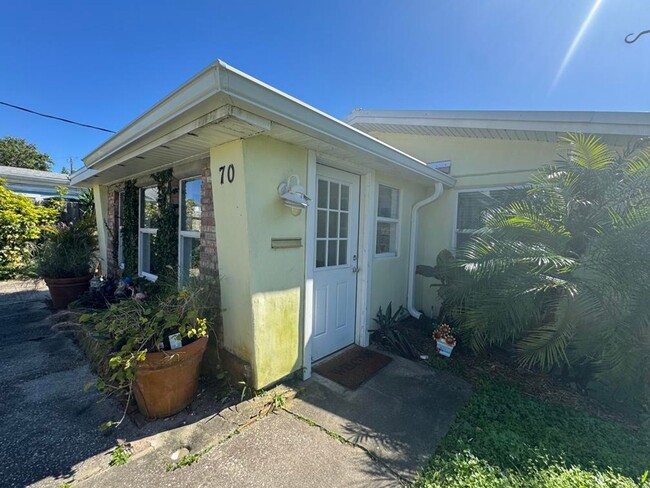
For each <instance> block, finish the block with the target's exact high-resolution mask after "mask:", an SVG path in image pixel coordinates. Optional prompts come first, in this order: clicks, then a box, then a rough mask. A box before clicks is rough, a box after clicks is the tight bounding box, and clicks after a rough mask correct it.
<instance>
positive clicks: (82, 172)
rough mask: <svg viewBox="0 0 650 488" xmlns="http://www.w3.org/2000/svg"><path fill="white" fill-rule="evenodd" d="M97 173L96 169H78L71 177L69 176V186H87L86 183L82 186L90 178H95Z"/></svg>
mask: <svg viewBox="0 0 650 488" xmlns="http://www.w3.org/2000/svg"><path fill="white" fill-rule="evenodd" d="M98 173H99V171H97V170H96V169H91V168H87V167H85V166H84V167H83V168H81V169H78V170H77V171H75V172H74V173H72V175H71V176H70V184H71V185H73V186H87V185H88V183H85V184H83V183H84V182H86V181H87V180H88V179H90V178H92V177H93V176H96V175H97V174H98Z"/></svg>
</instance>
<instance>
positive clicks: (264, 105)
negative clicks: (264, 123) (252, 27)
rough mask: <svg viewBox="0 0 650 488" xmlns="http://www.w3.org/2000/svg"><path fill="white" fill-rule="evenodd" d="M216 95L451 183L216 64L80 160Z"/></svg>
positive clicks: (92, 158) (92, 160)
mask: <svg viewBox="0 0 650 488" xmlns="http://www.w3.org/2000/svg"><path fill="white" fill-rule="evenodd" d="M219 93H222V94H223V95H225V96H226V98H227V99H228V100H229V102H230V103H232V104H233V105H237V101H241V102H243V103H244V104H245V105H246V106H244V107H243V108H244V109H248V107H249V106H250V107H255V108H257V109H258V113H256V114H253V115H257V116H261V117H267V116H268V118H270V119H271V120H275V121H277V122H280V123H282V124H283V125H286V126H287V127H289V128H292V129H294V130H297V131H299V132H302V133H305V134H308V135H312V136H313V137H317V138H319V139H322V140H325V141H327V140H330V141H332V142H335V143H337V145H342V146H344V147H345V146H347V147H348V148H354V149H357V150H361V151H363V152H365V153H369V154H371V155H373V156H375V157H377V158H380V159H382V160H384V161H387V162H390V163H392V164H395V165H397V166H400V167H402V168H404V169H407V170H410V171H413V172H416V173H418V174H420V175H421V176H424V177H427V178H429V179H431V180H435V181H440V182H441V183H443V184H445V185H447V186H453V185H454V184H455V180H454V178H452V177H450V176H448V175H445V174H444V173H441V172H439V171H436V170H434V169H431V168H429V167H427V166H426V165H425V164H424V163H423V162H421V161H419V160H417V159H415V158H413V157H412V156H409V155H408V154H406V153H404V152H402V151H399V150H397V149H395V148H393V147H392V146H389V145H388V144H386V143H384V142H381V141H379V140H377V139H375V138H373V137H371V136H369V135H368V134H366V133H365V132H362V131H360V130H358V129H355V128H354V127H351V126H350V125H348V124H346V123H344V122H341V121H340V120H338V119H335V118H334V117H331V116H329V115H327V114H325V113H324V112H321V111H319V110H317V109H315V108H313V107H311V106H309V105H307V104H305V103H303V102H301V101H300V100H298V99H296V98H294V97H291V96H289V95H287V94H285V93H283V92H281V91H279V90H277V89H275V88H273V87H272V86H270V85H267V84H265V83H263V82H261V81H259V80H257V79H255V78H253V77H251V76H249V75H247V74H246V73H243V72H241V71H239V70H237V69H235V68H233V67H231V66H229V65H227V64H226V63H224V62H223V61H220V60H218V61H217V62H215V63H214V64H212V65H211V66H209V67H208V68H206V69H205V70H203V71H202V72H201V73H199V74H197V75H196V76H195V77H194V78H192V79H191V80H190V81H188V82H187V83H185V84H184V85H182V86H181V87H179V88H178V89H176V90H175V91H174V92H172V93H171V94H170V95H169V96H167V97H166V98H164V99H163V100H161V101H160V102H158V103H157V104H156V105H154V106H153V107H152V108H151V109H149V110H148V111H147V112H145V113H144V114H143V115H141V116H140V117H138V118H137V119H136V120H135V121H134V122H132V123H131V124H129V125H128V126H127V127H125V128H124V129H122V130H121V131H120V132H118V133H117V134H115V135H114V136H113V137H111V138H110V139H109V140H108V141H106V142H105V143H104V144H102V145H101V146H100V147H99V148H97V149H96V150H95V151H93V152H92V153H90V154H89V155H88V156H86V157H85V158H84V162H85V164H86V167H88V168H91V167H93V166H94V165H96V164H97V163H98V162H99V161H101V160H105V159H107V158H109V157H111V156H112V155H115V154H116V153H118V152H119V151H123V150H124V149H125V147H126V146H128V145H129V144H132V143H134V142H135V141H136V140H138V139H140V138H142V137H144V136H146V135H150V136H153V134H152V133H153V131H155V130H156V129H158V128H160V127H162V126H163V125H164V124H165V123H167V122H170V121H171V120H173V119H175V118H176V117H178V116H181V115H183V114H184V113H186V112H187V111H188V110H190V109H191V108H193V107H195V106H197V105H198V104H200V103H201V102H203V101H205V100H207V99H208V98H210V97H212V96H215V95H217V94H219ZM230 97H232V100H230ZM236 108H242V107H236ZM310 133H311V134H310ZM81 176H82V174H81V173H80V177H81ZM79 181H83V180H79Z"/></svg>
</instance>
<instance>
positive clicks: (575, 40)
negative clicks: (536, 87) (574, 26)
mask: <svg viewBox="0 0 650 488" xmlns="http://www.w3.org/2000/svg"><path fill="white" fill-rule="evenodd" d="M601 3H603V0H596V1H595V2H594V4H593V6H592V7H591V10H590V11H589V15H587V18H586V19H585V21H584V22H583V23H582V25H581V26H580V30H579V31H578V33H577V34H576V36H575V37H574V38H573V42H572V43H571V47H569V50H568V51H567V52H566V54H565V55H564V59H563V60H562V64H561V65H560V69H559V70H558V71H557V74H556V75H555V79H554V80H553V83H552V84H551V91H552V90H553V89H554V88H555V86H556V85H557V83H558V82H559V81H560V78H562V75H563V74H564V70H565V69H566V67H567V66H568V65H569V62H570V61H571V58H573V54H574V53H575V51H576V49H577V48H578V45H579V44H580V41H582V38H583V37H584V35H585V32H587V29H589V25H590V24H591V21H592V20H593V19H594V16H595V15H596V12H598V8H599V7H600V4H601Z"/></svg>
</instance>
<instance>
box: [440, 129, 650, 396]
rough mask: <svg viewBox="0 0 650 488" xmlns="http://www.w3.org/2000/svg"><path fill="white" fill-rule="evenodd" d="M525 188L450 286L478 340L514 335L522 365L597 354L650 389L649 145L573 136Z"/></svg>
mask: <svg viewBox="0 0 650 488" xmlns="http://www.w3.org/2000/svg"><path fill="white" fill-rule="evenodd" d="M564 142H566V143H567V148H566V152H565V154H564V156H563V157H562V159H561V160H560V161H558V162H556V163H554V164H551V165H549V166H547V167H544V168H543V169H541V170H540V171H539V172H538V173H536V174H535V175H534V176H532V178H531V180H530V186H529V188H528V190H527V192H526V195H525V197H524V198H523V199H522V200H520V201H517V202H513V203H510V204H508V205H505V206H502V207H498V208H492V209H490V210H488V211H487V212H486V213H485V214H484V216H483V227H482V229H480V230H479V231H478V232H477V233H476V234H475V235H474V236H472V238H471V239H470V241H469V242H468V243H467V244H466V246H465V247H464V248H462V249H459V251H458V253H457V258H458V259H457V266H459V267H460V268H461V269H462V270H463V272H464V273H465V275H466V277H467V279H465V280H462V282H460V283H459V284H460V286H454V287H448V289H447V290H446V293H447V295H446V296H447V298H448V302H447V303H448V305H449V306H450V309H451V313H452V314H453V315H454V317H455V318H456V319H457V320H458V321H459V322H460V323H461V324H462V332H463V334H464V335H465V336H466V337H465V338H466V339H467V341H468V342H469V344H470V346H471V347H473V348H474V349H476V350H480V349H483V348H486V347H488V346H491V345H504V344H512V343H514V345H515V350H516V352H517V354H518V357H519V360H520V362H521V364H522V365H524V366H536V367H541V368H551V367H554V366H567V367H576V366H577V365H579V364H588V365H589V367H590V369H592V370H593V371H595V374H596V375H597V377H598V378H599V379H601V380H603V381H604V382H606V383H608V384H609V385H611V386H612V387H615V388H617V389H618V390H619V391H620V392H621V393H627V394H629V395H630V396H635V397H637V398H639V397H643V396H647V395H648V392H650V363H649V362H648V361H647V358H648V357H650V300H648V293H647V290H648V283H650V266H648V264H647V260H648V256H649V255H650V245H649V244H648V243H650V198H649V196H650V150H648V148H647V146H646V145H645V144H644V143H643V142H639V143H637V144H635V145H633V146H630V147H629V148H628V149H627V150H625V151H624V152H623V153H620V154H619V153H616V152H615V151H614V150H612V149H611V148H610V147H608V146H607V145H606V144H605V143H603V142H602V141H601V140H599V139H598V138H597V137H594V136H587V135H582V134H574V135H569V136H567V137H566V138H565V139H564Z"/></svg>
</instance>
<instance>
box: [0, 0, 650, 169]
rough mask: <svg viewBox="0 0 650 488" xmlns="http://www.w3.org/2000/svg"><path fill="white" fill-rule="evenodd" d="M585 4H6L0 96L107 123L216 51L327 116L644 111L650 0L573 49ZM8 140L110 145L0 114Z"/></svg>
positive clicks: (614, 9) (597, 22) (617, 3)
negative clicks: (357, 111)
mask: <svg viewBox="0 0 650 488" xmlns="http://www.w3.org/2000/svg"><path fill="white" fill-rule="evenodd" d="M594 3H595V2H594V0H571V1H567V0H525V1H522V0H490V1H487V0H435V1H434V0H422V1H416V0H399V1H398V0H394V1H385V0H368V1H366V0H363V1H350V0H347V1H328V2H325V1H323V2H320V1H306V0H302V1H295V2H294V1H261V2H253V1H250V2H245V1H241V0H240V1H237V2H223V1H221V2H218V1H214V0H213V1H200V0H195V1H192V2H182V1H177V2H174V1H165V0H157V1H155V2H149V1H145V0H140V1H132V0H131V1H124V2H123V1H117V0H113V1H110V2H109V1H106V2H100V1H92V0H85V1H78V2H73V1H68V2H66V1H57V2H52V1H29V0H24V1H19V0H6V1H4V2H3V4H2V6H1V7H0V66H1V67H2V71H1V74H0V100H2V101H5V102H9V103H13V104H16V105H22V106H25V107H29V108H32V109H34V110H38V111H41V112H46V113H51V114H54V115H59V116H61V117H66V118H70V119H74V120H78V121H80V122H84V123H88V124H93V125H99V126H102V127H106V128H109V129H113V130H118V129H120V128H122V127H123V126H125V125H126V124H127V123H128V122H130V121H131V120H133V119H134V118H135V117H137V116H138V115H139V114H141V113H142V112H143V111H145V110H146V109H147V108H149V107H150V106H151V105H153V104H154V103H156V102H157V101H158V100H160V99H161V98H163V97H164V96H165V95H166V94H168V93H169V92H170V91H171V90H173V89H174V88H176V87H177V86H179V85H180V84H181V83H183V82H184V81H185V80H187V79H188V78H190V77H191V76H192V75H194V74H195V73H196V72H198V71H199V70H201V69H202V68H204V67H205V66H207V65H208V64H210V63H211V62H212V61H214V60H215V59H217V58H221V59H223V60H224V61H226V62H227V63H229V64H231V65H232V66H234V67H236V68H239V69H241V70H243V71H245V72H247V73H249V74H251V75H253V76H255V77H257V78H259V79H261V80H262V81H264V82H266V83H269V84H271V85H273V86H275V87H276V88H279V89H281V90H283V91H286V92H287V93H289V94H291V95H293V96H295V97H297V98H300V99H302V100H303V101H305V102H307V103H310V104H312V105H314V106H316V107H317V108H319V109H321V110H324V111H325V112H328V113H330V114H331V115H334V116H336V117H344V116H345V115H347V114H348V113H349V112H350V111H351V110H352V109H354V108H358V107H360V108H366V109H370V108H385V109H539V110H622V111H648V110H650V83H649V82H650V62H649V60H650V35H649V36H646V37H643V38H641V39H640V40H639V41H637V42H636V43H635V44H632V45H627V44H625V43H624V42H623V38H624V37H625V36H626V35H627V34H628V33H631V32H639V31H641V30H645V29H650V0H601V1H600V2H599V6H598V8H597V9H595V11H594V13H593V14H592V16H591V21H590V22H589V24H588V26H586V28H584V29H583V35H582V37H581V39H580V42H574V41H575V40H576V36H577V34H578V33H579V32H580V30H581V26H582V25H583V23H584V21H585V19H587V17H588V16H589V13H590V11H592V8H593V6H594ZM572 44H575V46H574V49H573V50H572V55H571V56H569V57H568V58H567V53H568V52H569V51H570V48H571V46H572ZM563 62H564V64H565V69H564V70H563V71H562V73H561V76H558V72H559V70H560V67H561V66H562V65H563ZM5 135H14V136H18V137H23V138H25V139H27V140H28V141H29V142H32V143H34V144H36V145H37V146H38V147H39V149H40V150H42V151H44V152H47V153H48V154H50V155H51V156H52V158H53V159H54V160H55V162H56V168H55V170H56V171H59V170H60V167H61V165H62V164H65V163H66V161H67V160H68V158H70V157H72V158H73V160H74V164H75V167H79V166H80V165H81V164H82V163H81V159H80V158H81V157H83V156H85V155H86V154H87V153H88V152H90V151H91V150H92V149H94V148H95V147H96V146H97V145H99V144H100V143H101V142H103V141H104V140H105V139H106V138H107V136H108V134H105V133H102V132H97V131H93V130H90V129H84V128H80V127H74V126H69V125H66V124H63V123H60V122H56V121H51V120H47V119H42V118H39V117H36V116H33V115H29V114H24V113H21V112H18V111H16V110H13V109H9V108H6V107H2V106H0V137H3V136H5Z"/></svg>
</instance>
